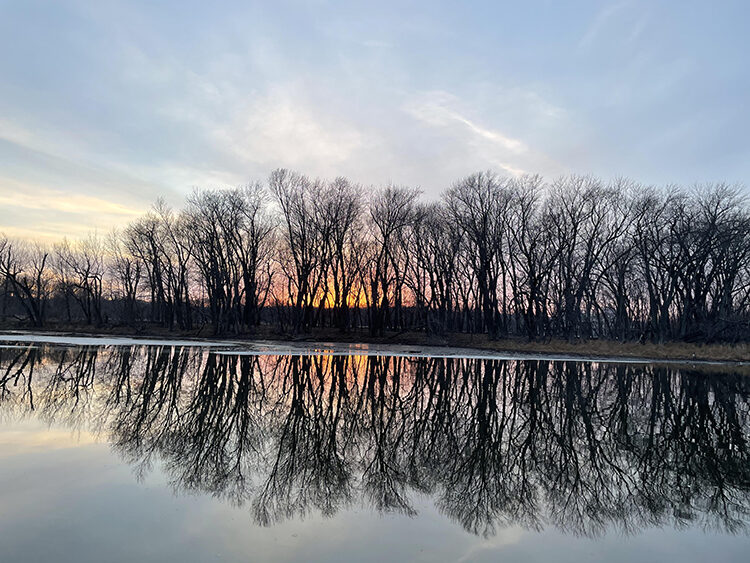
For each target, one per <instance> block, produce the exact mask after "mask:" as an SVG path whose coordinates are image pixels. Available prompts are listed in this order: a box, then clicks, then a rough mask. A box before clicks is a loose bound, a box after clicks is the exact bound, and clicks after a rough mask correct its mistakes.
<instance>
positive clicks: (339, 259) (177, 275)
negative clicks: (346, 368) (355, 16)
mask: <svg viewBox="0 0 750 563" xmlns="http://www.w3.org/2000/svg"><path fill="white" fill-rule="evenodd" d="M749 256H750V206H748V204H747V201H746V200H745V198H744V197H743V196H742V194H741V191H740V190H739V189H736V188H732V187H729V186H727V185H724V184H715V185H707V186H701V187H696V188H694V189H691V190H683V189H679V188H667V189H656V188H651V187H644V186H640V185H637V184H635V183H632V182H629V181H624V180H617V181H614V182H609V183H605V182H602V181H600V180H598V179H596V178H593V177H579V176H570V177H563V178H559V179H557V180H554V181H552V182H545V181H544V180H543V179H542V178H541V177H539V176H523V177H520V178H504V177H499V176H496V175H494V174H492V173H489V172H487V173H478V174H474V175H471V176H468V177H466V178H464V179H462V180H459V181H458V182H456V183H455V184H454V185H453V186H452V187H451V188H450V189H448V190H447V191H445V192H444V193H443V194H442V197H441V198H440V199H439V200H438V201H433V202H425V201H423V200H422V199H420V192H419V191H418V190H414V189H410V188H405V187H394V186H389V187H386V188H383V189H364V188H363V187H361V186H359V185H355V184H353V183H351V182H350V181H348V180H347V179H345V178H336V179H335V180H332V181H323V180H312V179H310V178H308V177H306V176H303V175H300V174H298V173H295V172H291V171H288V170H276V171H274V172H273V173H272V174H271V175H270V178H269V181H268V184H267V186H263V185H260V184H253V185H248V186H244V187H241V188H236V189H226V190H221V189H215V190H199V191H195V192H194V193H193V194H192V195H191V196H190V197H188V199H187V202H186V204H185V206H184V207H183V208H182V209H179V210H173V209H170V208H168V207H167V206H166V205H164V204H163V203H157V204H156V205H155V206H154V208H153V209H152V210H151V211H150V212H148V213H147V214H145V215H144V216H143V217H141V218H139V219H138V220H136V221H134V222H133V223H132V224H130V225H129V226H128V227H127V228H125V229H124V230H122V231H121V232H118V233H114V234H112V235H111V236H108V237H105V238H101V237H97V236H92V237H90V238H88V239H86V240H82V241H76V242H70V241H64V242H62V243H59V244H56V245H53V246H51V247H50V246H44V245H41V244H35V243H31V242H28V241H26V242H24V241H14V240H11V239H8V238H2V237H0V282H1V285H0V292H2V293H0V297H1V299H0V317H1V319H0V320H3V321H5V322H6V323H8V322H13V321H16V322H23V323H26V324H27V325H30V326H33V327H43V326H45V324H46V323H50V322H52V321H54V322H55V323H57V324H58V325H59V324H61V323H68V324H81V323H85V324H88V325H92V326H102V325H106V324H115V325H124V326H131V327H137V328H142V327H144V326H153V325H158V326H160V327H165V328H168V329H175V328H176V329H181V330H194V329H195V330H197V329H199V328H203V327H210V328H211V329H212V330H213V332H214V333H215V334H252V333H253V332H255V331H256V330H257V329H258V327H259V326H261V325H271V326H273V327H275V328H276V329H277V330H280V331H281V332H284V333H291V334H299V333H304V332H309V331H311V330H313V329H316V328H318V327H324V328H337V329H339V330H341V331H350V330H367V331H369V333H371V334H372V335H374V336H377V335H383V334H384V333H385V332H386V331H406V330H410V331H424V332H426V333H428V334H437V335H443V334H448V333H452V332H468V333H484V334H488V335H489V336H490V337H491V338H501V337H504V336H509V335H522V336H526V337H528V338H529V339H532V340H535V339H545V338H552V337H559V338H566V339H578V338H608V339H615V340H621V341H625V340H641V341H647V340H651V341H656V342H662V341H665V340H683V341H695V342H715V341H724V342H736V341H740V340H741V341H747V340H750V309H749V307H750V300H749V298H750V261H749V260H748V257H749Z"/></svg>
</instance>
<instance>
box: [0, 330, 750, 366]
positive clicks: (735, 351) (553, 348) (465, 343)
mask: <svg viewBox="0 0 750 563" xmlns="http://www.w3.org/2000/svg"><path fill="white" fill-rule="evenodd" d="M0 331H3V332H11V331H12V332H14V333H18V334H23V333H28V334H57V335H66V336H86V337H96V336H118V337H131V338H159V339H162V340H170V341H171V340H180V341H185V340H191V341H193V340H194V341H198V342H200V341H205V340H210V341H212V342H223V343H226V344H231V343H236V344H240V345H241V344H242V343H252V342H259V341H262V342H264V343H266V344H269V343H274V342H275V343H280V344H284V343H287V344H290V343H292V344H293V343H297V344H315V343H325V344H336V343H340V344H344V345H353V344H362V345H400V346H408V347H419V348H423V347H429V348H430V353H432V354H434V353H436V352H437V351H439V349H444V350H449V349H455V348H464V349H470V350H477V351H482V352H492V353H498V354H504V355H513V354H518V355H519V356H522V357H526V356H538V355H547V356H562V357H570V358H581V359H584V358H585V359H605V358H606V359H631V360H632V359H639V360H648V361H656V362H658V361H684V362H729V363H738V362H750V345H749V344H746V343H742V344H735V345H730V344H692V343H685V342H667V343H664V344H653V343H644V344H641V343H638V342H617V341H609V340H580V341H574V342H569V341H567V340H560V339H551V340H546V341H540V342H530V341H528V340H526V339H523V338H503V339H500V340H490V339H489V338H487V336H486V335H481V334H450V335H448V336H445V337H438V336H428V335H426V334H424V333H410V332H401V333H395V332H394V333H390V334H386V335H385V336H382V337H373V336H370V335H369V334H368V333H367V332H365V331H362V332H360V331H353V332H347V333H342V332H340V331H338V330H335V329H318V330H315V331H313V332H311V333H309V334H304V335H288V334H283V333H280V332H279V331H277V330H273V329H270V328H267V327H262V328H261V329H260V330H258V331H257V332H256V333H254V334H246V335H239V336H237V335H231V336H225V337H216V336H214V335H212V334H211V332H210V330H207V329H203V330H192V331H181V330H173V331H170V330H166V329H162V328H159V327H141V328H140V329H134V328H132V327H123V326H106V327H101V328H97V329H92V328H91V327H79V326H60V325H51V326H49V327H47V328H45V329H44V330H32V329H28V328H20V327H17V326H14V327H12V326H6V327H0Z"/></svg>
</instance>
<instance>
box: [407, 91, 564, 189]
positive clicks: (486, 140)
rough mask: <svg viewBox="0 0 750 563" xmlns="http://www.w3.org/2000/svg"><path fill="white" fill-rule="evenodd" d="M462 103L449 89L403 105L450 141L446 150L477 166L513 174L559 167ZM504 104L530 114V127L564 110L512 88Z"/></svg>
mask: <svg viewBox="0 0 750 563" xmlns="http://www.w3.org/2000/svg"><path fill="white" fill-rule="evenodd" d="M463 105H465V104H464V103H463V102H462V101H461V100H460V99H459V98H458V97H456V96H454V95H452V94H450V93H447V92H443V91H433V92H428V93H425V94H424V95H422V96H420V97H418V98H416V99H414V100H412V101H410V102H409V103H407V104H405V105H404V107H403V109H404V111H405V112H406V113H407V114H408V115H410V116H411V117H413V118H414V119H416V120H417V121H419V122H420V123H422V124H424V125H427V126H429V127H430V128H431V129H432V130H433V136H435V137H439V138H440V139H441V141H442V143H443V144H444V145H447V147H446V150H445V152H448V151H453V152H454V153H455V156H456V157H458V158H461V159H463V160H464V161H466V162H472V163H475V164H474V166H475V168H477V169H483V168H487V167H496V168H500V169H501V170H503V171H505V172H507V173H508V174H511V175H514V176H518V175H522V174H525V173H527V172H533V173H535V172H550V171H555V172H556V171H558V170H559V168H560V167H559V166H558V165H557V164H555V163H554V162H553V161H552V160H551V159H550V158H549V157H547V156H546V155H544V154H543V153H542V152H541V151H538V150H534V149H532V148H531V147H530V146H529V145H528V143H527V142H526V141H524V140H523V139H520V138H518V137H515V136H513V135H511V134H508V133H506V132H505V131H503V130H501V129H499V128H497V127H492V126H489V125H485V124H483V123H481V122H480V121H479V120H478V119H476V118H473V117H468V116H467V112H466V111H464V110H461V109H460V108H461V106H463ZM501 105H505V106H506V107H504V108H502V109H503V112H504V113H513V112H515V113H518V111H519V110H521V109H522V111H523V112H524V113H527V114H529V115H528V116H527V117H526V120H527V123H526V124H525V125H526V127H527V128H530V125H529V123H528V121H529V120H531V119H541V118H543V119H546V120H549V119H552V120H556V119H557V118H558V117H559V116H560V115H561V110H559V109H558V108H555V107H554V106H552V105H550V104H546V103H544V102H543V101H542V100H541V98H539V97H538V96H536V95H533V94H531V93H528V94H525V95H523V96H519V95H518V92H512V93H511V94H510V95H506V99H505V104H502V102H501Z"/></svg>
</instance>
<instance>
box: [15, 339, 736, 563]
mask: <svg viewBox="0 0 750 563" xmlns="http://www.w3.org/2000/svg"><path fill="white" fill-rule="evenodd" d="M19 338H21V337H19ZM178 344H183V343H178ZM707 369H710V368H706V367H703V368H701V370H700V371H690V370H689V369H685V368H677V367H674V366H654V365H649V364H633V363H623V364H617V363H595V362H573V361H547V360H499V359H488V358H481V357H473V358H455V357H447V358H446V357H443V358H441V357H408V355H404V354H398V355H396V356H379V355H367V354H362V355H342V354H334V355H330V354H329V355H326V354H314V353H304V354H285V355H274V354H260V355H257V354H253V355H247V354H242V353H240V352H238V353H233V352H232V350H228V349H223V350H220V349H214V348H210V347H200V346H195V345H192V346H187V345H169V344H168V343H164V342H157V343H151V344H150V345H137V344H133V343H130V342H127V343H120V344H119V345H108V346H104V345H92V344H91V343H88V342H86V343H80V344H78V345H73V344H70V343H58V344H54V345H50V344H45V343H42V342H23V341H13V340H12V339H11V340H10V341H8V342H7V343H6V344H5V345H4V346H3V347H0V546H1V547H0V549H1V550H2V554H1V555H0V560H2V561H4V562H5V561H9V562H16V561H62V562H67V561H70V562H73V561H75V562H79V561H92V562H93V561H132V560H139V561H248V560H253V561H295V560H305V561H351V560H358V561H363V560H364V561H381V560H394V561H496V560H499V559H502V560H508V561H517V560H518V561H520V560H523V561H549V560H555V561H632V560H634V559H638V560H639V561H643V562H645V561H665V560H680V561H685V562H690V561H706V560H714V561H745V560H746V557H747V555H746V554H747V550H748V548H750V538H748V534H747V526H748V523H749V522H750V512H749V511H750V457H749V455H748V450H747V440H748V436H749V431H750V408H749V403H748V400H749V399H750V379H749V378H748V377H747V376H744V375H740V374H731V373H711V372H709V371H706V370H707Z"/></svg>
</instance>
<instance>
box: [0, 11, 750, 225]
mask: <svg viewBox="0 0 750 563" xmlns="http://www.w3.org/2000/svg"><path fill="white" fill-rule="evenodd" d="M748 6H750V4H748V3H747V2H707V1H706V2H689V1H681V2H640V1H623V2H552V1H549V2H545V1H538V2H499V1H498V2H457V1H456V2H392V3H391V2H325V1H313V2H285V1H277V2H262V3H261V2H258V3H252V2H236V3H233V2H207V1H205V0H204V1H200V2H193V1H192V0H183V1H180V2H167V1H161V2H143V3H139V2H109V1H105V0H101V1H90V2H65V1H56V2H38V1H34V0H22V1H8V0H0V77H2V78H0V210H1V213H2V214H1V215H0V231H4V232H5V233H7V234H9V235H15V236H34V237H37V238H52V239H54V238H59V237H62V236H64V235H68V236H73V237H75V236H79V235H81V234H83V233H84V232H85V231H86V230H88V229H90V228H95V229H97V230H98V231H100V232H106V231H107V230H109V229H110V228H112V227H113V226H117V225H122V224H124V223H125V222H127V221H128V220H130V219H131V218H132V217H134V216H135V215H136V214H138V213H140V212H142V211H143V210H144V209H146V208H147V207H148V206H149V205H150V204H151V203H152V202H153V201H154V199H155V198H156V197H157V196H164V197H165V198H166V199H167V201H168V202H171V203H173V204H179V202H180V201H181V200H182V198H183V196H184V194H186V193H188V192H189V191H191V190H192V188H193V187H194V186H200V187H215V186H226V185H236V184H240V183H245V182H248V181H251V180H262V179H264V178H266V177H267V175H268V173H269V172H270V171H271V170H272V169H274V168H276V167H279V166H284V167H291V168H294V169H297V170H299V171H301V172H305V173H308V174H310V175H313V176H323V177H330V176H335V175H346V176H349V177H351V178H352V179H353V180H355V181H357V182H360V183H363V184H367V185H369V184H375V185H379V184H384V183H387V182H394V183H397V184H405V185H411V186H417V187H420V188H421V189H423V190H424V192H425V193H426V195H427V196H428V197H432V196H436V195H437V194H439V193H440V192H441V191H442V190H443V189H444V188H446V187H447V186H449V185H450V183H451V182H453V181H454V180H455V179H457V178H458V177H461V176H462V175H465V174H468V173H471V172H473V171H477V170H484V169H488V168H489V169H495V170H497V171H499V172H502V173H506V174H521V173H524V172H535V173H541V174H544V175H545V176H548V177H553V176H555V175H559V174H567V173H593V174H596V175H599V176H602V177H604V178H611V177H615V176H627V177H630V178H633V179H634V180H638V181H641V182H644V183H654V184H667V183H679V184H685V185H689V184H692V183H694V182H704V181H717V180H723V181H728V182H731V183H743V182H746V181H747V179H748V177H750V174H748V173H749V172H750V136H749V134H748V133H749V132H750V111H748V108H747V105H748V104H747V100H748V99H750V73H749V72H748V70H749V69H750V64H749V63H748V61H747V55H748V53H750V39H748V33H747V25H748V22H750V7H748Z"/></svg>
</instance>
